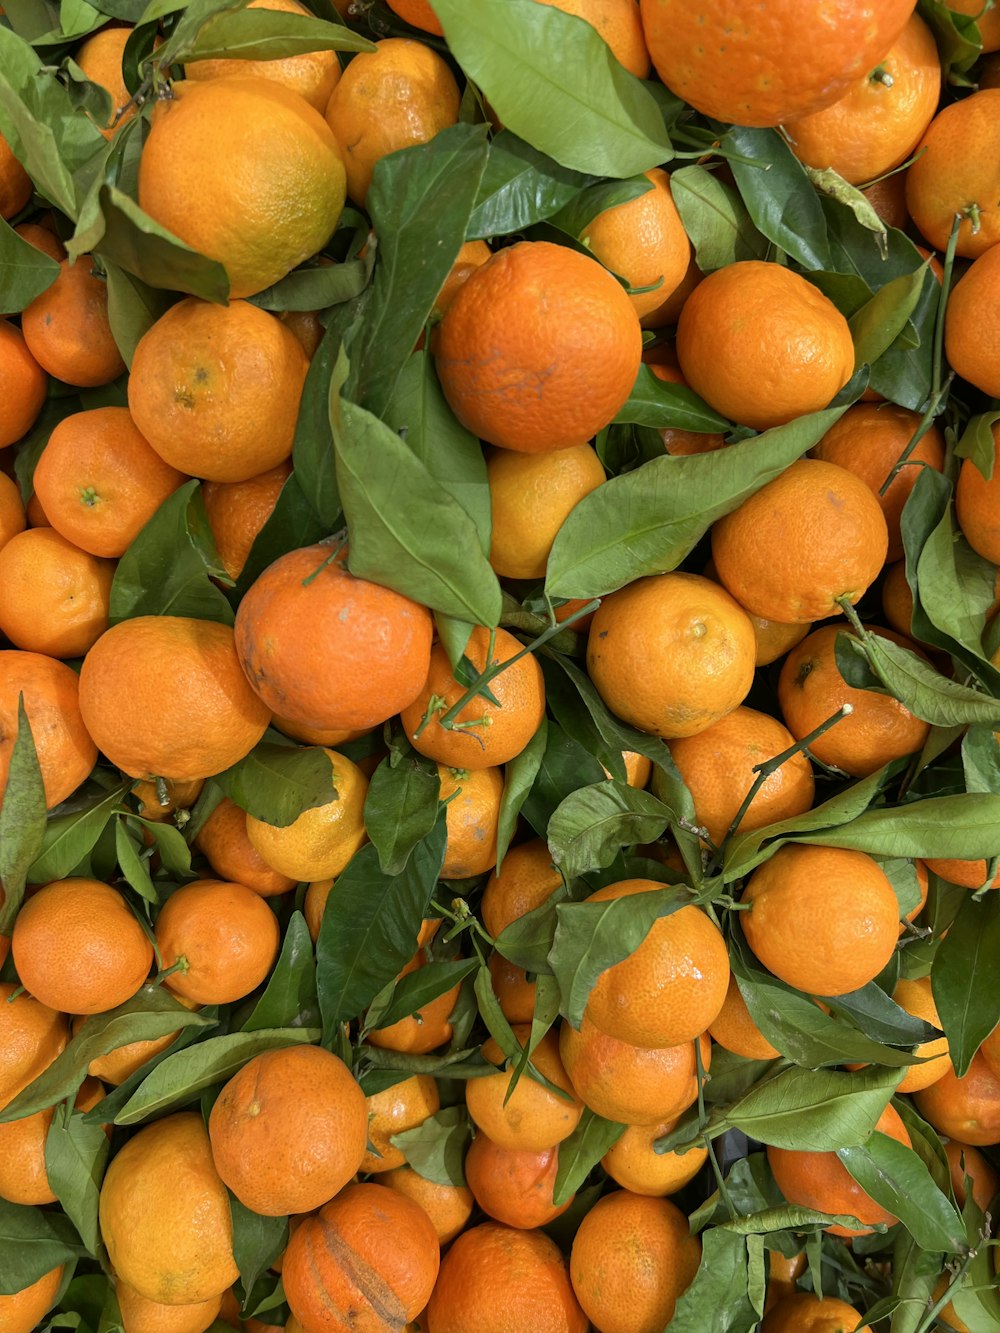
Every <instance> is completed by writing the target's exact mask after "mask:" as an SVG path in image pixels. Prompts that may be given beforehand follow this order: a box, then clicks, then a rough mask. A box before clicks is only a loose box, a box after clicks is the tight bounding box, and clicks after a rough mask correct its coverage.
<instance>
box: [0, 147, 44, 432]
mask: <svg viewBox="0 0 1000 1333" xmlns="http://www.w3.org/2000/svg"><path fill="white" fill-rule="evenodd" d="M2 143H3V139H2V138H0V144H2ZM48 382H49V381H48V376H47V375H46V374H45V371H44V370H43V369H42V368H41V366H40V365H39V364H38V362H37V361H36V360H35V358H34V357H33V356H32V355H31V353H30V352H29V351H28V344H27V343H26V342H25V341H24V334H23V333H22V332H21V330H20V329H19V328H16V327H15V326H14V325H13V324H11V323H9V322H8V321H7V320H6V319H0V393H2V394H3V409H2V415H0V448H3V447H5V446H6V445H8V444H14V443H15V442H16V441H17V440H19V439H20V438H21V436H22V435H26V434H27V432H28V431H29V430H30V429H31V427H32V426H33V425H34V423H35V418H36V417H37V416H38V414H39V412H40V411H41V410H42V404H43V403H44V402H45V390H46V388H47V387H48Z"/></svg>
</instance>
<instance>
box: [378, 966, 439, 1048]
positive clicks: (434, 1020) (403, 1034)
mask: <svg viewBox="0 0 1000 1333" xmlns="http://www.w3.org/2000/svg"><path fill="white" fill-rule="evenodd" d="M429 961H430V960H429V958H428V956H427V950H426V949H418V950H417V952H416V953H415V954H414V956H413V957H412V958H411V959H410V961H409V962H408V963H407V964H406V966H405V967H404V968H403V969H402V970H401V972H400V973H399V977H404V976H407V975H409V974H410V973H412V972H417V971H419V969H420V968H422V967H426V966H427V963H428V962H429ZM399 977H397V981H398V980H399ZM459 988H460V987H459V985H455V986H452V987H451V988H450V989H448V990H446V991H444V992H443V994H441V995H438V996H436V997H435V998H434V999H432V1000H428V1001H427V1002H426V1004H422V1005H421V1006H420V1008H419V1009H415V1010H414V1012H413V1013H411V1014H408V1015H407V1016H406V1017H405V1018H400V1019H398V1020H397V1021H396V1022H395V1023H390V1024H388V1025H387V1026H385V1027H378V1028H372V1030H371V1031H370V1032H369V1033H368V1041H369V1042H370V1043H371V1045H372V1046H381V1047H382V1048H383V1050H388V1051H407V1052H409V1053H410V1054H412V1055H425V1054H426V1053H427V1052H428V1051H433V1050H435V1049H436V1048H437V1047H438V1046H443V1045H444V1043H445V1042H446V1041H450V1040H451V1036H452V1032H453V1028H452V1025H451V1013H452V1010H453V1009H454V1008H455V1004H456V1003H457V1001H458V994H459Z"/></svg>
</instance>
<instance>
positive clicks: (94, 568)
mask: <svg viewBox="0 0 1000 1333" xmlns="http://www.w3.org/2000/svg"><path fill="white" fill-rule="evenodd" d="M114 575H115V566H114V565H113V564H112V563H111V561H109V560H101V559H100V558H99V557H98V556H93V555H91V554H90V553H89V552H88V551H81V550H80V548H79V547H78V546H74V545H73V543H72V542H69V541H67V540H66V538H65V537H63V536H62V535H61V534H60V533H58V532H56V531H55V530H54V529H53V528H29V529H28V530H27V531H25V532H20V533H18V534H17V535H16V536H15V537H12V538H11V540H10V541H9V542H7V543H6V544H3V543H0V632H2V633H3V634H5V635H6V636H7V638H8V639H10V641H11V643H12V644H13V645H14V646H15V647H16V648H23V649H25V650H26V651H27V652H35V653H44V654H46V655H47V656H49V657H59V658H66V657H80V656H82V655H83V654H84V653H85V652H87V650H88V649H89V648H91V647H92V646H93V645H94V643H96V641H97V640H98V639H99V638H100V636H101V635H102V634H103V633H104V631H105V630H106V629H107V628H108V615H109V608H110V600H111V581H112V579H113V578H114Z"/></svg>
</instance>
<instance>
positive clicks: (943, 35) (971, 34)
mask: <svg viewBox="0 0 1000 1333" xmlns="http://www.w3.org/2000/svg"><path fill="white" fill-rule="evenodd" d="M976 8H977V9H979V8H982V9H983V11H984V12H985V6H982V7H980V6H977V7H976ZM919 13H920V17H921V18H922V19H923V20H924V21H925V22H926V23H928V24H930V28H931V31H932V32H933V34H934V40H935V41H936V42H937V45H938V51H939V54H940V58H941V63H942V65H943V66H944V72H945V73H946V74H949V73H951V72H952V71H954V73H955V74H959V75H961V74H963V73H964V72H965V71H966V70H967V69H969V68H970V66H971V65H973V64H974V63H975V61H976V60H977V59H978V58H979V53H980V51H981V49H982V37H981V35H980V32H979V25H978V24H977V23H976V21H975V19H974V18H972V17H970V16H969V15H967V14H959V13H957V12H955V11H954V10H953V9H952V8H951V7H950V6H949V5H947V4H946V3H945V2H944V0H919ZM961 81H962V82H964V80H961Z"/></svg>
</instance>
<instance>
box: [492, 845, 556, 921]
mask: <svg viewBox="0 0 1000 1333" xmlns="http://www.w3.org/2000/svg"><path fill="white" fill-rule="evenodd" d="M561 883H562V876H561V875H560V874H559V871H558V870H557V869H556V868H555V866H554V865H553V864H552V853H551V852H550V851H549V849H548V846H547V844H546V843H544V842H543V841H542V839H541V838H532V839H531V840H530V841H529V842H522V843H518V845H517V846H516V847H511V848H510V849H509V850H508V852H507V855H506V856H505V857H504V859H503V864H502V866H501V867H500V869H499V870H494V872H493V874H492V875H490V877H489V879H488V880H487V881H486V887H485V889H484V890H483V896H482V899H481V900H480V909H481V911H482V916H483V924H484V925H485V927H486V929H487V930H488V931H489V933H490V934H491V935H492V936H493V937H494V938H496V936H498V935H499V934H500V933H501V932H502V931H503V930H504V929H506V927H507V926H509V925H510V923H511V922H512V921H516V920H517V919H518V918H519V917H522V916H525V915H526V914H527V913H528V912H532V911H534V909H535V908H536V907H541V905H542V903H543V902H545V901H546V899H547V898H548V897H549V896H550V895H551V894H552V893H554V892H555V890H556V889H557V888H558V887H559V885H560V884H561Z"/></svg>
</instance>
